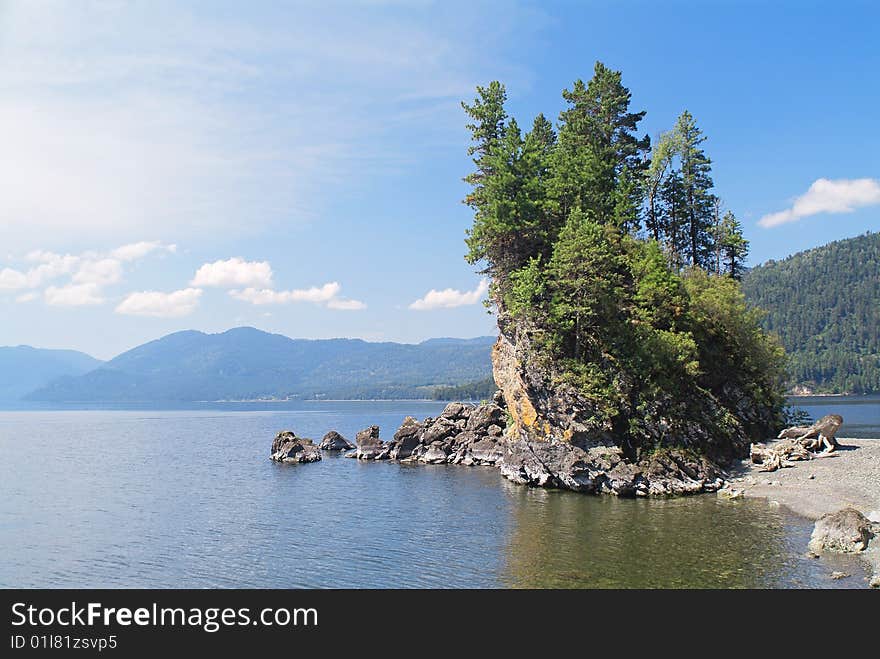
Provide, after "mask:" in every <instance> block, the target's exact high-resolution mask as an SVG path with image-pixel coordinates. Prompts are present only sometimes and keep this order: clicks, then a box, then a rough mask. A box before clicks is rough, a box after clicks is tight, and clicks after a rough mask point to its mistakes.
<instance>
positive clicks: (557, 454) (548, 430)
mask: <svg viewBox="0 0 880 659" xmlns="http://www.w3.org/2000/svg"><path fill="white" fill-rule="evenodd" d="M502 318H503V315H502ZM499 325H500V327H501V334H500V336H499V337H498V341H497V342H496V343H495V345H494V347H493V349H492V364H493V369H494V376H495V382H496V384H497V385H498V388H499V390H500V391H501V393H502V395H503V398H504V402H505V405H506V409H507V417H508V419H507V420H508V425H507V428H506V430H505V439H506V442H505V445H504V455H503V458H502V460H501V461H500V462H499V466H500V468H501V473H502V474H503V475H504V476H505V477H506V478H508V479H510V480H512V481H514V482H517V483H520V484H528V485H537V486H540V487H558V488H564V489H570V490H575V491H579V492H586V493H593V494H598V493H609V494H616V495H621V496H658V495H659V496H664V495H677V494H696V493H699V492H711V491H715V490H717V489H719V488H720V487H721V486H722V485H723V484H724V481H723V477H724V475H725V474H724V471H723V469H722V466H721V465H722V464H724V463H726V462H727V459H726V458H727V457H728V456H730V455H731V453H737V454H741V453H743V452H745V451H746V450H747V447H748V440H747V439H745V438H744V436H743V439H741V440H740V441H739V442H738V443H737V444H736V445H735V446H728V447H727V449H728V450H727V451H722V452H715V453H714V455H713V454H712V451H711V450H710V451H708V452H706V451H703V452H700V451H697V450H694V448H693V447H696V446H700V445H702V446H703V447H704V448H705V447H706V446H707V445H711V442H709V441H708V438H707V437H706V436H705V431H703V430H702V429H700V428H698V427H692V428H691V429H690V430H691V436H687V437H683V436H677V437H674V438H673V437H668V435H669V434H670V427H669V424H668V423H667V422H666V421H664V420H660V421H659V422H658V423H657V424H656V425H655V426H654V427H653V428H652V429H651V430H652V432H653V433H654V435H655V438H656V440H657V442H658V443H661V444H662V443H663V442H664V441H665V442H666V443H667V444H668V446H667V447H665V448H662V449H658V450H639V449H638V448H636V447H634V446H633V445H632V443H631V442H629V441H627V440H626V439H625V438H624V437H621V436H619V435H615V432H614V428H613V427H612V425H611V424H610V423H608V422H607V421H606V422H601V421H599V420H598V419H599V418H601V416H600V415H599V414H597V410H596V409H595V404H594V403H593V402H591V401H590V400H588V399H587V398H586V397H585V396H584V395H582V394H580V393H579V392H577V391H576V390H575V389H574V388H572V387H567V386H564V385H560V384H558V383H555V384H554V380H555V378H554V374H553V373H552V370H553V367H552V365H550V364H547V363H545V362H544V360H542V359H541V357H540V355H539V353H538V352H536V351H535V350H534V348H533V347H532V345H531V342H530V340H529V339H528V332H527V331H522V328H519V330H520V331H517V329H518V328H517V326H516V325H515V324H514V323H509V322H508V323H506V322H504V321H503V320H502V322H500V323H499ZM675 444H678V445H675ZM688 445H690V446H688Z"/></svg>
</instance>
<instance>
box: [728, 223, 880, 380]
mask: <svg viewBox="0 0 880 659" xmlns="http://www.w3.org/2000/svg"><path fill="white" fill-rule="evenodd" d="M743 290H744V292H745V294H746V296H747V298H748V300H749V302H751V303H752V304H753V305H755V306H757V307H761V308H763V309H765V310H766V311H767V315H766V317H765V318H764V320H763V325H764V327H765V328H767V329H768V330H770V331H772V332H775V333H776V334H777V335H778V336H779V338H780V339H781V341H782V344H783V345H784V346H785V349H786V351H787V353H788V360H789V376H790V380H789V382H788V384H789V386H791V387H795V386H800V387H807V388H808V389H810V390H812V391H815V392H817V393H820V392H821V393H855V394H865V393H873V392H880V234H878V233H868V234H865V235H863V236H859V237H856V238H849V239H847V240H840V241H837V242H833V243H830V244H828V245H824V246H823V247H818V248H816V249H812V250H809V251H806V252H801V253H799V254H794V255H793V256H789V257H788V258H786V259H784V260H782V261H769V262H767V263H765V264H763V265H760V266H758V267H756V268H753V269H752V270H750V271H749V272H748V273H747V275H746V276H745V278H744V279H743Z"/></svg>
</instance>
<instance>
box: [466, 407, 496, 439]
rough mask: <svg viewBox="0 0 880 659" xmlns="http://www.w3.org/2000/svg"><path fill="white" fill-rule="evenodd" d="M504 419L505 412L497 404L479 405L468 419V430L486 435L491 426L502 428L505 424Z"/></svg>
mask: <svg viewBox="0 0 880 659" xmlns="http://www.w3.org/2000/svg"><path fill="white" fill-rule="evenodd" d="M503 418H504V410H502V409H501V408H500V407H498V405H496V404H495V403H487V404H485V405H479V406H477V407H476V408H474V410H473V411H472V412H471V414H470V416H469V417H468V421H467V426H466V428H467V429H468V430H474V431H478V432H484V433H486V432H488V431H489V427H490V426H500V425H501V424H502V423H503V421H502V419H503Z"/></svg>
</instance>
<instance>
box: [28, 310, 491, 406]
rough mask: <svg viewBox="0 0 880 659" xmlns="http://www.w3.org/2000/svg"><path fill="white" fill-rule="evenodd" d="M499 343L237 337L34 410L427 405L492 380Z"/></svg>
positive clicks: (198, 341) (50, 389)
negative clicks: (298, 402)
mask: <svg viewBox="0 0 880 659" xmlns="http://www.w3.org/2000/svg"><path fill="white" fill-rule="evenodd" d="M493 341H494V339H493V338H491V337H482V338H478V339H442V340H440V341H436V340H429V341H425V342H424V343H421V344H418V345H410V344H401V343H369V342H367V341H362V340H360V339H328V340H306V339H290V338H288V337H286V336H281V335H280V334H268V333H266V332H261V331H260V330H256V329H253V328H250V327H239V328H236V329H231V330H229V331H226V332H223V333H221V334H205V333H203V332H196V331H185V332H177V333H175V334H170V335H168V336H165V337H163V338H161V339H158V340H156V341H151V342H150V343H145V344H144V345H141V346H138V347H137V348H134V349H132V350H129V351H128V352H125V353H123V354H121V355H119V356H118V357H115V358H114V359H112V360H110V361H109V362H107V363H106V364H104V365H103V366H101V368H99V369H97V370H94V371H92V372H91V373H86V374H85V375H80V376H77V377H64V378H61V379H59V380H56V381H55V382H53V383H51V384H49V385H47V386H45V387H42V388H40V389H39V390H37V391H35V392H33V393H32V394H31V395H30V396H28V399H29V400H35V401H47V402H152V401H181V402H184V401H206V400H207V401H212V400H252V399H267V398H273V399H278V398H288V397H290V398H307V399H312V398H429V397H430V396H431V395H432V393H433V391H434V389H435V388H436V387H437V386H443V385H452V384H461V383H464V382H472V381H476V380H480V379H483V378H486V377H487V376H488V375H489V374H490V373H491V368H492V367H491V363H490V356H489V353H490V350H491V345H492V343H493Z"/></svg>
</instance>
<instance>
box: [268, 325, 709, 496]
mask: <svg viewBox="0 0 880 659" xmlns="http://www.w3.org/2000/svg"><path fill="white" fill-rule="evenodd" d="M509 351H510V348H509V346H507V345H505V343H504V342H503V340H499V342H498V344H496V346H495V350H494V352H493V359H494V361H495V374H496V381H497V382H498V384H499V385H501V387H502V388H501V389H500V390H499V391H498V392H496V394H495V396H494V397H493V400H492V402H488V403H483V404H479V405H474V404H467V403H449V404H448V405H447V406H446V407H445V408H444V410H443V412H442V413H441V414H440V415H439V416H437V417H436V418H435V417H428V418H425V419H422V420H419V419H416V418H414V417H407V418H406V419H404V421H403V423H402V424H401V426H400V427H399V428H398V429H397V431H396V432H395V433H394V435H393V437H392V439H390V440H388V441H383V440H382V439H381V438H380V436H379V435H380V429H379V427H378V426H370V427H369V428H365V429H364V430H361V431H360V432H358V433H357V436H356V438H355V446H354V450H353V451H351V452H349V453H347V454H346V457H350V458H355V459H358V460H398V461H402V462H419V463H425V464H454V465H465V466H493V467H497V468H499V469H500V471H501V473H502V475H503V476H504V477H505V478H508V479H510V480H512V481H514V482H516V483H520V484H523V485H535V486H540V487H550V488H562V489H569V490H574V491H578V492H585V493H590V494H600V493H607V494H614V495H618V496H631V497H632V496H668V495H681V494H696V493H700V492H714V491H716V490H718V489H719V488H721V487H722V486H723V485H724V476H725V473H724V472H723V470H722V469H721V468H720V467H719V466H717V465H716V464H715V463H713V462H712V461H710V460H709V459H708V458H705V457H702V456H699V455H697V454H695V453H690V452H688V451H685V450H681V451H671V450H670V451H661V452H656V453H654V454H652V455H651V456H648V457H645V458H644V459H642V460H639V461H632V460H629V459H628V458H627V456H626V454H625V452H624V450H623V449H622V448H621V447H619V446H617V445H616V444H615V443H614V442H613V441H612V440H611V437H610V433H609V432H605V431H602V432H599V431H597V432H591V431H589V430H586V429H585V428H586V424H584V423H583V422H582V421H581V420H580V419H579V417H578V411H579V410H578V408H577V407H575V406H574V404H572V403H571V402H570V401H569V400H568V399H566V397H565V395H564V394H557V395H556V396H555V397H550V396H548V395H547V393H546V392H545V391H544V390H540V391H539V392H538V391H535V390H534V389H532V388H530V386H529V384H527V380H526V376H527V374H525V373H523V372H522V371H521V369H520V368H519V367H518V362H517V360H516V358H515V357H514V356H513V355H512V354H511V353H510V352H509ZM348 446H351V445H350V443H349V442H348V440H346V439H345V438H344V437H342V436H341V435H339V434H338V433H336V432H334V431H331V432H330V433H328V434H327V435H326V436H325V438H324V440H323V441H322V443H321V445H320V447H318V446H316V445H315V444H314V442H313V441H312V440H310V439H306V438H300V437H297V436H296V434H295V433H294V432H293V431H284V432H282V433H279V434H278V436H276V438H275V440H274V441H273V443H272V452H271V458H272V459H273V460H276V461H278V462H313V461H315V460H316V459H320V452H321V451H320V449H324V450H345V449H346V448H347V447H348ZM316 454H317V456H318V457H316Z"/></svg>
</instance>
